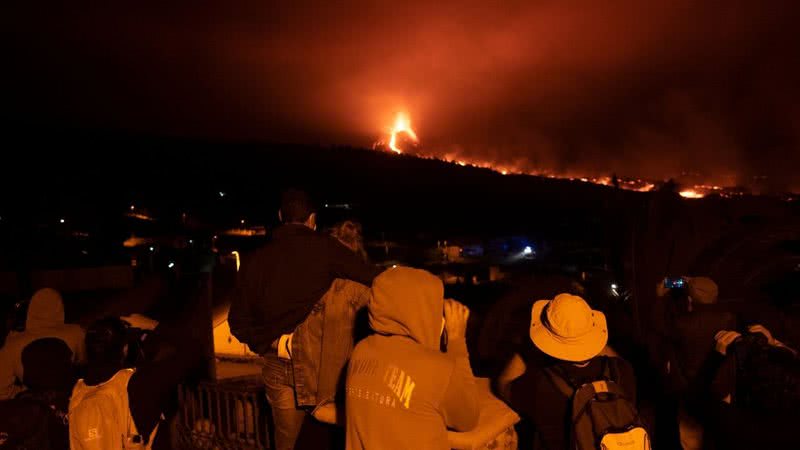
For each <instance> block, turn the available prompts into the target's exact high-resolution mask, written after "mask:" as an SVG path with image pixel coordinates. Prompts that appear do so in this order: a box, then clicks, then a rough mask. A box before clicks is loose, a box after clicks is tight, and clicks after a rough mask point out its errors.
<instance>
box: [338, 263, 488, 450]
mask: <svg viewBox="0 0 800 450" xmlns="http://www.w3.org/2000/svg"><path fill="white" fill-rule="evenodd" d="M368 313H369V324H370V327H371V328H372V330H373V331H374V332H375V334H373V335H372V336H369V337H367V338H365V339H364V340H362V341H361V342H359V343H358V345H356V347H355V350H354V351H353V354H352V356H351V359H350V364H349V366H348V373H347V383H346V388H345V391H346V399H345V410H346V420H345V426H346V428H347V438H346V448H347V449H348V450H357V449H378V448H379V449H383V450H392V449H409V448H414V449H419V450H421V449H447V448H450V447H449V445H448V440H447V430H448V428H450V429H454V430H456V431H469V430H471V429H473V428H474V427H475V426H476V425H477V423H478V416H479V408H478V401H477V390H476V385H475V379H474V377H473V374H472V369H471V368H470V365H469V356H468V354H467V345H466V340H465V334H466V333H465V331H466V326H467V319H468V317H469V310H468V309H467V308H466V307H465V306H463V305H461V304H460V303H458V302H456V301H454V300H449V299H448V300H445V299H444V286H443V285H442V281H441V280H440V279H439V278H437V277H436V276H434V275H432V274H430V273H428V272H426V271H424V270H419V269H412V268H406V267H397V268H394V269H390V270H387V271H385V272H384V273H383V274H381V275H379V276H378V277H377V278H375V281H374V282H373V283H372V298H371V299H370V301H369V304H368ZM443 316H444V317H443ZM443 331H446V332H447V352H446V353H443V352H442V351H441V337H442V332H443Z"/></svg>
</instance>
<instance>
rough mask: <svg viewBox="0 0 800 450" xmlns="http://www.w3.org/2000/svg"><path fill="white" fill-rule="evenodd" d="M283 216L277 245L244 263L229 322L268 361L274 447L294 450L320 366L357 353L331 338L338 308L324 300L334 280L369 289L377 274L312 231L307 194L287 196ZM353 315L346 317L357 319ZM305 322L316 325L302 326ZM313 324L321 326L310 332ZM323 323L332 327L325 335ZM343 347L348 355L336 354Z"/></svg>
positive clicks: (313, 222) (276, 235) (266, 376)
mask: <svg viewBox="0 0 800 450" xmlns="http://www.w3.org/2000/svg"><path fill="white" fill-rule="evenodd" d="M279 216H280V218H281V220H282V222H283V223H284V225H282V226H281V227H279V228H277V229H276V230H275V232H274V233H273V239H272V241H271V242H270V243H268V244H267V245H266V246H264V247H262V248H261V249H258V250H256V251H255V252H253V254H251V255H248V257H246V258H245V260H244V262H243V264H242V271H241V272H240V273H239V277H238V279H237V284H236V287H235V289H234V293H233V299H232V303H231V309H230V313H229V316H228V320H229V323H230V326H231V332H232V334H233V335H234V336H236V338H237V339H239V340H240V341H242V342H243V343H245V344H247V345H248V346H249V347H250V349H251V350H253V351H254V352H256V353H258V354H259V355H262V356H263V360H264V369H263V376H264V382H265V386H266V394H267V400H268V402H269V403H270V406H271V408H272V416H273V420H274V422H275V428H274V432H275V444H276V447H277V448H278V449H291V448H294V444H295V442H296V440H297V436H298V434H299V432H300V427H301V426H302V424H303V421H304V420H305V417H306V414H307V410H309V409H313V407H314V406H315V405H316V404H317V397H318V395H317V394H318V393H317V390H318V386H319V378H320V374H322V373H325V372H326V370H327V369H325V370H321V369H320V367H321V366H319V365H318V364H320V363H321V362H322V361H328V360H329V359H330V356H327V355H336V354H340V355H341V354H345V355H347V354H349V350H348V346H352V343H350V344H348V341H349V340H351V339H352V338H350V339H342V338H341V336H340V335H337V333H339V332H341V331H334V330H340V329H341V328H342V326H341V325H334V323H333V322H334V321H333V320H332V319H329V320H323V318H326V317H329V316H330V317H338V316H339V314H333V313H332V311H330V310H331V309H332V308H333V306H330V307H329V306H328V303H336V304H337V305H338V303H337V302H327V301H323V302H320V301H321V300H322V299H323V298H325V297H326V295H328V294H327V293H328V292H329V291H330V290H331V287H332V286H333V285H334V284H335V280H336V279H343V280H351V282H357V283H360V284H362V285H363V286H364V287H363V289H367V287H366V286H368V285H370V284H371V283H372V280H373V279H374V278H375V276H376V275H377V274H378V273H379V272H380V271H379V270H378V269H377V268H376V267H374V266H370V265H369V264H367V263H366V262H365V261H364V260H363V259H362V258H361V257H359V256H358V255H356V254H355V253H354V252H353V251H352V249H350V248H348V247H347V246H345V245H343V244H342V242H341V241H340V240H338V239H336V238H334V237H331V236H329V235H325V234H322V233H318V232H316V231H315V230H316V214H315V212H314V208H313V205H312V203H311V201H310V199H309V197H308V195H307V194H305V193H303V192H301V191H296V190H289V191H286V192H284V194H283V197H282V199H281V210H280V213H279ZM348 308H349V306H348V307H347V308H346V309H345V313H344V317H353V316H354V313H352V314H351V313H350V312H349V311H350V310H349V309H348ZM323 311H325V312H324V313H323ZM308 319H311V323H305V322H306V321H307V320H308ZM315 320H317V321H321V322H320V323H318V324H317V325H312V324H313V323H314V321H315ZM349 321H350V319H346V320H345V321H344V322H348V323H349ZM325 322H330V323H328V326H327V328H326V327H325V326H324V324H325ZM320 324H321V325H322V327H321V328H320ZM344 328H346V327H344ZM320 329H321V331H320ZM326 329H328V332H327V333H326V332H325V330H326ZM323 336H324V337H325V339H324V340H323V339H322V337H323ZM337 336H339V337H337ZM333 342H336V344H330V343H333ZM326 344H328V345H326ZM340 344H342V345H344V347H343V348H344V350H336V349H338V348H340V347H339V345H340ZM331 345H333V348H331ZM323 353H324V354H325V355H326V356H325V358H323ZM334 358H335V359H336V360H339V359H341V356H337V357H334ZM326 376H327V375H326ZM325 383H326V384H327V381H326V382H325ZM323 395H327V394H324V393H323Z"/></svg>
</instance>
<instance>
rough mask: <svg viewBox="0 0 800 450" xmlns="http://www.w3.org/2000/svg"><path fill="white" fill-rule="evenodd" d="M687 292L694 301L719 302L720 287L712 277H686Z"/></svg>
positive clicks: (710, 303) (706, 303) (704, 303)
mask: <svg viewBox="0 0 800 450" xmlns="http://www.w3.org/2000/svg"><path fill="white" fill-rule="evenodd" d="M686 293H687V294H688V295H689V298H690V299H691V301H692V303H698V304H701V305H713V304H714V303H717V299H718V298H717V297H718V296H719V287H718V286H717V283H715V282H714V280H712V279H711V278H707V277H693V278H687V279H686Z"/></svg>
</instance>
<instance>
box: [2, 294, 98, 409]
mask: <svg viewBox="0 0 800 450" xmlns="http://www.w3.org/2000/svg"><path fill="white" fill-rule="evenodd" d="M84 336H85V331H84V330H83V328H81V327H80V326H78V325H73V324H65V323H64V302H63V300H62V299H61V294H59V293H58V291H56V290H55V289H50V288H44V289H40V290H38V291H37V292H36V293H35V294H33V297H31V301H30V304H29V306H28V315H27V320H26V321H25V330H24V331H22V332H19V333H11V334H9V336H8V337H7V338H6V342H5V345H4V346H3V347H2V348H0V400H6V399H9V398H13V397H14V396H15V395H17V394H18V393H20V392H22V391H24V390H25V385H24V384H23V380H24V373H23V365H22V353H23V350H25V347H27V346H28V345H29V344H31V343H32V342H34V341H36V340H39V339H43V338H57V339H60V340H62V341H64V343H65V344H66V345H67V347H69V349H70V350H71V351H72V360H73V362H74V363H76V364H82V363H84V362H85V361H86V352H85V346H84ZM54 376H56V375H54Z"/></svg>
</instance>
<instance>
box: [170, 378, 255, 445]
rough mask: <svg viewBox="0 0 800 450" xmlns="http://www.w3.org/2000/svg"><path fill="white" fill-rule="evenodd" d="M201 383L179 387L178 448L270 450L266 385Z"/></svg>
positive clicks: (245, 382)
mask: <svg viewBox="0 0 800 450" xmlns="http://www.w3.org/2000/svg"><path fill="white" fill-rule="evenodd" d="M257 381H258V382H255V381H251V380H245V381H225V382H208V381H207V382H201V383H200V384H198V385H197V386H185V385H181V386H179V387H178V400H179V405H180V411H179V417H178V423H177V432H178V436H177V439H176V444H177V445H178V447H179V448H180V449H187V450H188V449H214V450H256V449H269V448H271V446H270V431H269V430H270V424H269V417H270V415H269V407H268V405H267V402H266V399H265V396H264V388H263V383H261V382H260V380H257Z"/></svg>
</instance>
